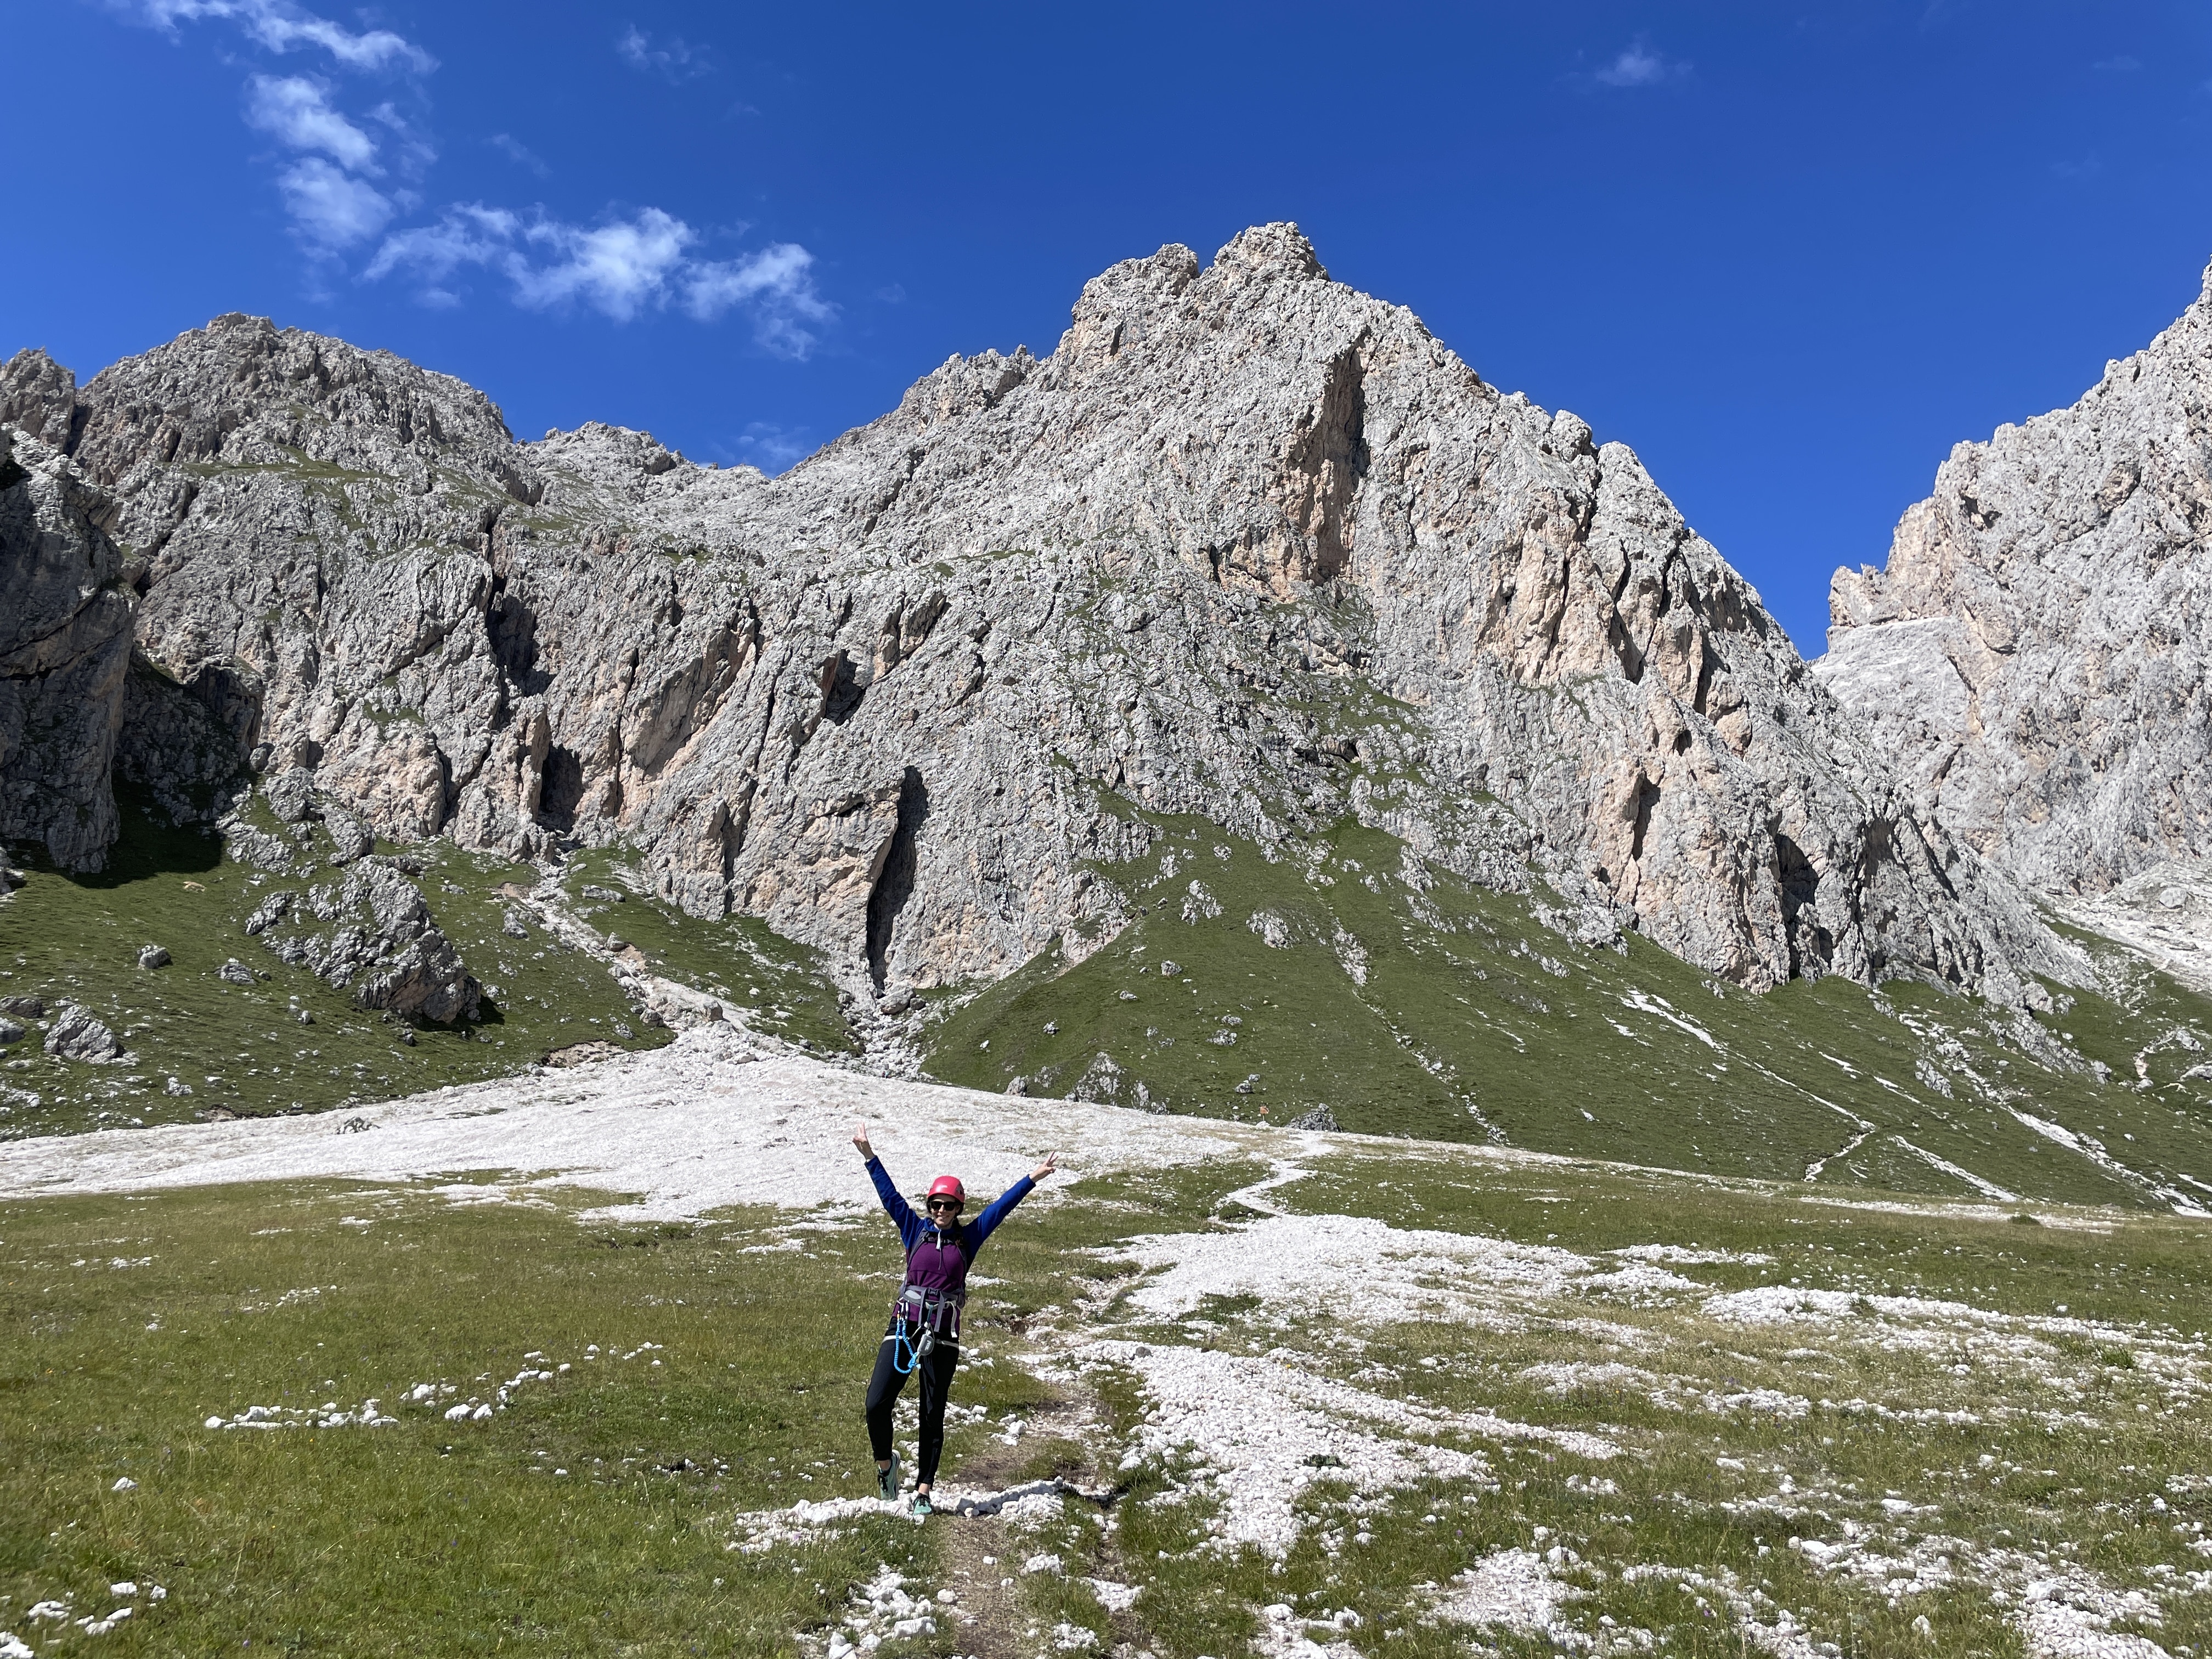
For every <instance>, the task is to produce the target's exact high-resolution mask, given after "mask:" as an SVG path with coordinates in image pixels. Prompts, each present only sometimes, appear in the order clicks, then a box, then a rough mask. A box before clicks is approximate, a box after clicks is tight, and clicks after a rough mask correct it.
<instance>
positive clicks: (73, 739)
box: [0, 427, 131, 870]
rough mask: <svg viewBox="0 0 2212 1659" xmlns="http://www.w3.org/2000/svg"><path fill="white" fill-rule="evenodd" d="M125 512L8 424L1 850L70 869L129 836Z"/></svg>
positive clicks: (1, 592) (0, 509) (1, 582)
mask: <svg viewBox="0 0 2212 1659" xmlns="http://www.w3.org/2000/svg"><path fill="white" fill-rule="evenodd" d="M114 512H115V505H114V503H113V502H112V501H111V500H109V499H108V497H106V495H103V494H101V493H100V491H99V490H97V489H91V488H89V487H88V485H87V484H86V483H85V481H84V479H83V478H82V476H81V475H80V474H79V472H78V471H77V469H76V466H75V465H73V464H72V463H71V462H70V460H69V459H68V458H67V457H66V456H64V454H63V453H61V452H60V451H59V450H57V449H53V448H51V447H48V446H46V444H43V443H41V442H40V441H38V440H37V439H36V438H34V437H32V436H31V435H28V434H25V433H18V434H15V435H10V433H9V430H8V428H5V427H0V842H17V843H30V844H35V845H37V846H38V847H40V848H42V849H43V850H44V852H45V854H46V856H47V857H48V858H49V859H51V860H53V862H54V863H55V864H56V865H58V866H60V867H61V868H63V869H65V870H84V869H92V868H96V867H98V866H99V865H100V863H101V862H102V861H103V860H104V859H105V857H106V852H107V848H108V845H109V843H111V842H112V841H113V840H114V839H115V829H116V817H115V797H114V792H113V789H112V786H111V782H110V779H111V776H112V773H113V770H114V764H115V743H116V734H117V732H118V730H119V729H120V727H121V726H122V721H123V702H124V682H125V676H126V671H127V670H128V669H129V667H130V663H131V596H130V594H129V592H128V591H127V590H126V589H125V587H124V586H123V583H122V576H123V561H122V559H121V558H120V556H118V553H117V550H116V548H115V544H113V543H112V541H110V540H109V539H108V537H107V535H106V531H105V528H104V526H106V524H107V523H108V522H109V521H110V520H112V517H113V515H114Z"/></svg>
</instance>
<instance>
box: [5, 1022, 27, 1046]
mask: <svg viewBox="0 0 2212 1659" xmlns="http://www.w3.org/2000/svg"><path fill="white" fill-rule="evenodd" d="M29 1035H30V1028H29V1027H28V1026H25V1025H20V1024H17V1023H16V1022H15V1021H14V1020H12V1019H9V1018H8V1017H7V1016H6V1015H5V1014H0V1048H6V1047H7V1046H8V1045H9V1043H11V1042H21V1041H22V1040H23V1039H24V1038H25V1037H26V1036H29Z"/></svg>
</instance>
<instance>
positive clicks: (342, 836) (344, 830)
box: [323, 806, 376, 865]
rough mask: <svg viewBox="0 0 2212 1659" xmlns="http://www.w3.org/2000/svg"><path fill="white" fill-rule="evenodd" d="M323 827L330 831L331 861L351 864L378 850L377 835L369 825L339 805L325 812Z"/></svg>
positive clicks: (338, 863)
mask: <svg viewBox="0 0 2212 1659" xmlns="http://www.w3.org/2000/svg"><path fill="white" fill-rule="evenodd" d="M323 828H324V829H326V830H328V831H329V832H330V837H331V863H332V864H336V865H346V864H351V863H353V862H354V861H355V860H357V859H365V858H367V857H368V855H369V854H371V853H374V851H375V850H376V837H375V836H373V835H371V834H370V833H369V830H368V825H367V824H365V823H362V821H361V820H360V819H359V818H357V817H354V815H353V814H352V813H350V812H348V811H342V810H341V809H339V808H337V807H335V806H333V807H329V808H326V809H325V811H324V813H323Z"/></svg>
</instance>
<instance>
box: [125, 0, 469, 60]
mask: <svg viewBox="0 0 2212 1659" xmlns="http://www.w3.org/2000/svg"><path fill="white" fill-rule="evenodd" d="M125 9H127V10H133V11H136V13H137V15H139V16H140V17H141V18H143V20H144V21H146V22H149V23H151V24H152V25H153V26H154V27H155V28H158V29H162V30H166V31H167V32H169V33H175V31H176V27H177V25H178V24H179V23H197V22H203V21H207V20H209V19H221V20H224V21H229V22H233V23H235V24H237V25H238V27H240V28H241V29H243V30H244V31H245V32H246V35H247V36H248V37H249V38H250V39H252V40H253V41H254V43H255V44H256V45H258V46H264V47H266V48H267V49H268V50H269V51H270V52H280V53H281V52H290V51H292V50H293V49H294V48H295V47H301V46H312V47H319V48H320V49H321V50H322V51H324V52H328V53H329V54H330V55H331V57H332V58H335V59H336V60H337V62H339V63H341V64H344V65H345V66H346V67H347V68H348V69H355V70H394V69H397V70H411V71H412V72H414V73H415V74H417V75H427V74H428V73H429V72H430V71H431V70H434V69H435V68H437V67H438V60H437V59H436V58H433V57H431V56H430V54H429V53H428V52H425V51H423V50H422V47H420V46H416V45H415V44H414V42H412V41H410V40H407V39H405V38H404V37H403V36H401V35H398V34H394V33H392V31H391V30H390V29H368V30H364V31H362V33H355V32H354V31H352V30H351V29H349V28H347V27H345V26H344V25H343V24H342V23H333V22H332V21H331V20H330V19H329V18H327V17H319V16H317V15H315V14H314V13H313V12H311V11H308V10H307V9H304V8H302V7H300V6H296V5H289V4H287V3H285V0H140V3H139V4H138V5H137V6H135V7H126V8H125Z"/></svg>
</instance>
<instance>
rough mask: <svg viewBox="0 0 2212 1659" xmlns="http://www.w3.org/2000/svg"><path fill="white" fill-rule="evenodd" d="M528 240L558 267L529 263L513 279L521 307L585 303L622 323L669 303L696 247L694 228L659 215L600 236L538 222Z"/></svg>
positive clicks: (646, 213) (642, 216)
mask: <svg viewBox="0 0 2212 1659" xmlns="http://www.w3.org/2000/svg"><path fill="white" fill-rule="evenodd" d="M524 234H525V235H526V237H527V238H528V239H529V240H531V241H532V242H533V243H536V244H537V245H538V246H541V247H544V248H546V249H548V250H550V252H551V253H552V254H553V256H554V260H555V263H553V264H550V265H544V266H533V265H530V264H521V265H519V266H518V267H516V268H515V269H513V270H510V271H509V272H508V275H509V276H511V277H512V278H513V283H514V297H515V301H516V303H517V304H520V305H525V306H530V307H559V306H564V305H567V304H568V303H570V302H571V301H576V300H581V301H584V302H585V303H586V304H587V305H589V306H591V307H592V308H593V309H594V310H596V311H602V312H605V313H606V314H607V315H608V316H610V317H611V318H613V319H615V320H616V321H617V322H618V323H626V322H628V321H629V319H631V318H633V317H635V316H636V315H637V313H639V312H640V311H641V310H642V309H643V308H645V307H647V306H658V305H661V304H665V302H666V300H667V295H668V291H669V280H670V278H671V277H672V276H676V275H677V273H678V271H679V270H681V268H682V267H683V265H684V249H685V248H686V247H688V246H690V245H691V243H693V242H695V241H696V240H698V236H697V234H696V232H695V231H693V230H692V228H691V227H690V226H689V225H687V224H685V223H684V222H683V221H682V220H681V219H678V218H676V217H674V216H672V215H670V214H666V213H663V212H662V211H661V210H659V208H646V209H644V210H642V211H641V212H640V213H639V214H638V215H637V216H636V217H635V218H634V219H630V220H628V221H624V220H620V219H617V220H616V221H615V222H613V223H612V224H607V225H601V226H599V228H597V229H594V230H585V229H583V228H580V227H578V226H575V225H568V224H562V222H560V221H558V220H552V219H546V220H540V221H538V222H537V223H535V224H533V225H532V226H531V227H530V228H528V230H526V232H525V233H524Z"/></svg>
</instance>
